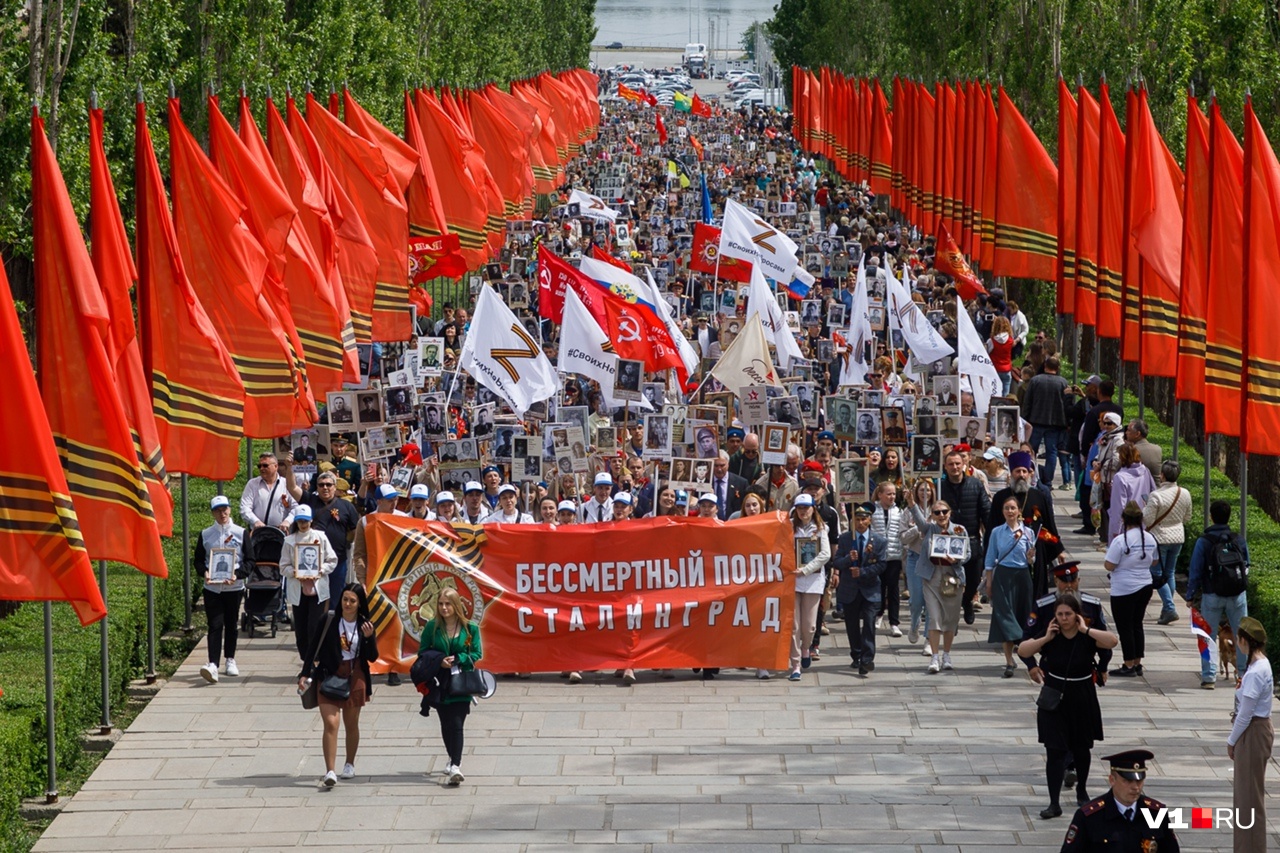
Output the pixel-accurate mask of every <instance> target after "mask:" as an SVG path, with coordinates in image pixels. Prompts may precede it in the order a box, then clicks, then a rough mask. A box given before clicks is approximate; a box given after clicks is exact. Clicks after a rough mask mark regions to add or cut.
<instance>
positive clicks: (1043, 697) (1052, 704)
mask: <svg viewBox="0 0 1280 853" xmlns="http://www.w3.org/2000/svg"><path fill="white" fill-rule="evenodd" d="M1061 704H1062V691H1061V690H1059V689H1058V688H1056V687H1050V686H1049V685H1048V684H1042V685H1040V695H1039V696H1037V697H1036V707H1037V708H1040V709H1041V710H1043V711H1056V710H1058V706H1059V705H1061Z"/></svg>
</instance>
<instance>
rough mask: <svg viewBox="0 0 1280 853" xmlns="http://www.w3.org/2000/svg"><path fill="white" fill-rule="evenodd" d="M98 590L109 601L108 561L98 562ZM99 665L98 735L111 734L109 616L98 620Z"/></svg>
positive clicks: (104, 599)
mask: <svg viewBox="0 0 1280 853" xmlns="http://www.w3.org/2000/svg"><path fill="white" fill-rule="evenodd" d="M98 589H99V591H100V592H101V593H102V600H103V601H106V600H107V561H106V560H99V561H98ZM98 658H99V660H98V664H99V666H100V667H101V669H102V722H101V723H100V724H99V726H98V734H103V735H106V734H111V655H110V653H109V651H108V649H107V616H106V615H103V617H102V618H101V619H99V620H98Z"/></svg>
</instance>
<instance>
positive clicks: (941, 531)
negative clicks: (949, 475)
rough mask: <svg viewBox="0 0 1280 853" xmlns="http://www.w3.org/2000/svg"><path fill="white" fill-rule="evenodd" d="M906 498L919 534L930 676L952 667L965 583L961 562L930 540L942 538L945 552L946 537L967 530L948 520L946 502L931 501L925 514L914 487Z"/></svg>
mask: <svg viewBox="0 0 1280 853" xmlns="http://www.w3.org/2000/svg"><path fill="white" fill-rule="evenodd" d="M906 497H907V506H908V507H909V508H910V510H911V515H912V518H914V519H915V522H916V529H917V530H919V531H920V534H921V536H922V537H923V539H922V540H921V542H920V556H919V557H918V558H917V559H916V574H917V575H919V576H920V577H921V578H922V579H923V581H924V584H923V587H924V605H925V609H926V610H927V612H928V616H929V647H930V648H932V649H933V655H932V656H931V658H930V660H929V674H930V675H934V674H937V673H938V672H941V671H942V670H944V669H953V668H954V667H952V665H951V643H952V641H953V640H955V637H956V629H957V628H959V626H960V602H961V599H963V598H964V582H965V577H964V564H965V561H964V560H963V559H959V560H957V559H954V558H952V557H950V556H945V557H944V556H941V555H942V554H943V553H944V552H943V549H942V547H941V546H942V545H943V544H944V542H938V543H936V546H935V542H934V539H935V538H941V539H943V540H945V544H946V545H947V546H948V548H947V551H946V553H948V554H949V553H950V548H949V546H950V540H951V539H953V538H956V537H959V538H962V539H964V540H966V541H967V540H968V536H969V533H968V531H966V530H965V529H964V526H963V525H960V524H954V523H953V522H952V521H951V506H950V505H949V504H948V503H947V502H946V501H943V500H934V501H932V502H931V503H930V504H929V508H928V513H927V514H926V511H925V508H924V507H922V506H921V505H920V503H919V502H918V500H917V497H916V492H915V490H914V489H910V490H907V491H906Z"/></svg>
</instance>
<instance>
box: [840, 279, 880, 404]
mask: <svg viewBox="0 0 1280 853" xmlns="http://www.w3.org/2000/svg"><path fill="white" fill-rule="evenodd" d="M874 342H875V332H874V331H872V329H871V311H870V299H869V297H868V296H867V266H866V255H863V257H862V258H861V259H860V260H859V261H858V276H857V278H856V279H855V283H854V288H853V306H852V309H851V310H850V311H849V352H848V354H847V355H846V356H845V357H844V358H843V364H842V365H841V367H840V384H841V385H865V384H866V383H867V374H868V373H870V372H871V364H870V362H868V361H867V360H866V359H867V358H868V356H867V351H868V349H870V347H871V345H872V344H873V343H874Z"/></svg>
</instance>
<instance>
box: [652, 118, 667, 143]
mask: <svg viewBox="0 0 1280 853" xmlns="http://www.w3.org/2000/svg"><path fill="white" fill-rule="evenodd" d="M653 126H654V129H655V130H657V132H658V143H659V144H661V145H666V144H667V126H666V125H665V124H663V122H662V113H654V114H653Z"/></svg>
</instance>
